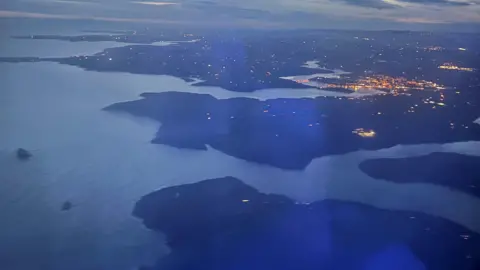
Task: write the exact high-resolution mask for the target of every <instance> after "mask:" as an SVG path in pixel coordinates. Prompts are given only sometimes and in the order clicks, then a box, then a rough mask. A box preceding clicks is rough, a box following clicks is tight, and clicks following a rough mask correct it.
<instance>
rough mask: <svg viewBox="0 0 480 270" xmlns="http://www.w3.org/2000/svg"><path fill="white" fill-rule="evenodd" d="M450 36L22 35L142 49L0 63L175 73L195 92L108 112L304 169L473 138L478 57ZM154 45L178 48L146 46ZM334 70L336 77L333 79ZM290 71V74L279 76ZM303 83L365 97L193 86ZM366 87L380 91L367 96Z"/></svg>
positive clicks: (479, 128)
mask: <svg viewBox="0 0 480 270" xmlns="http://www.w3.org/2000/svg"><path fill="white" fill-rule="evenodd" d="M456 35H457V34H455V35H453V36H445V35H443V36H442V35H440V34H434V33H422V32H388V31H386V32H357V31H311V32H309V31H305V32H302V33H292V32H274V33H271V34H270V35H269V37H268V38H265V36H264V35H262V34H261V33H253V34H252V33H244V32H240V33H237V34H232V33H228V34H227V33H198V34H197V33H193V34H191V33H188V34H187V33H183V34H178V33H177V34H175V35H170V36H169V34H168V33H166V34H161V35H153V34H151V33H149V34H147V33H142V32H141V31H138V32H130V33H123V34H117V35H115V34H109V35H103V36H102V35H90V34H89V35H85V36H66V37H65V36H64V37H62V36H25V37H19V38H31V39H61V40H67V41H72V42H76V41H80V40H81V41H86V42H97V41H100V40H109V41H117V42H120V43H125V41H126V40H127V41H128V42H130V43H135V42H137V43H141V44H137V45H132V44H128V45H127V46H124V47H117V48H111V49H106V50H104V51H103V52H99V53H97V54H95V55H84V56H72V57H66V58H33V57H17V58H6V57H3V58H0V61H2V62H37V61H53V62H57V63H60V64H66V65H73V66H78V67H80V68H83V69H86V70H92V71H99V72H129V73H136V74H157V75H170V76H175V77H178V78H182V79H184V80H185V81H188V82H193V83H194V86H198V87H200V88H199V94H190V93H178V92H165V93H156V94H155V93H146V94H143V95H142V97H143V98H142V99H140V100H137V101H131V102H124V103H118V104H114V105H111V106H108V107H107V108H106V109H107V110H110V111H126V112H129V113H131V114H135V115H141V116H145V117H149V118H153V119H155V120H158V121H159V122H161V123H162V125H161V127H160V128H159V130H158V133H157V134H156V136H155V138H152V142H153V143H159V144H166V145H171V146H173V147H179V148H191V149H197V150H206V149H208V147H207V146H210V147H213V148H215V149H217V150H220V151H222V152H224V153H227V154H229V155H232V156H235V157H238V158H242V159H245V160H248V161H254V162H258V163H262V164H269V165H272V166H276V167H279V168H285V169H303V168H305V167H306V166H307V165H308V164H309V163H310V162H311V161H312V159H314V158H317V157H321V156H325V155H332V154H344V153H348V152H351V151H356V150H360V149H370V150H373V149H381V148H386V147H391V146H395V145H397V144H420V143H446V142H456V141H470V140H478V139H480V125H478V124H475V123H474V121H475V120H476V119H477V118H479V117H480V104H479V102H480V98H479V97H480V92H479V91H480V81H479V78H480V77H479V76H478V75H479V73H478V70H479V69H478V68H479V65H480V54H479V51H478V50H476V49H475V48H476V47H474V46H473V44H476V43H475V42H477V39H478V37H476V36H474V35H473V36H471V35H466V34H465V36H462V37H461V38H459V37H458V36H456ZM162 40H163V41H165V40H177V41H179V42H177V43H176V44H173V45H170V46H154V45H151V44H150V43H153V42H159V41H162ZM190 41H193V42H190ZM445 63H446V64H445ZM442 66H447V67H452V68H448V69H443V68H439V67H442ZM453 67H457V68H453ZM458 67H470V68H472V70H471V72H464V71H462V70H461V69H459V68H458ZM336 70H341V71H342V72H340V73H338V74H340V75H338V76H337V75H336V74H337V73H336V72H338V71H336ZM289 76H290V78H293V79H290V80H286V79H285V77H289ZM296 76H298V78H300V79H295V78H297V77H296ZM302 76H307V77H302ZM305 78H307V79H305ZM312 82H315V83H316V84H315V85H314V86H313V87H314V88H317V89H318V90H319V91H328V92H331V93H336V92H342V94H345V93H346V94H348V93H352V94H355V93H356V92H361V93H362V94H366V95H365V96H362V95H360V96H353V95H352V96H348V95H338V96H336V95H335V94H333V95H331V96H322V95H321V94H319V96H318V97H316V98H312V99H295V98H290V99H288V98H287V99H271V100H267V101H260V100H256V99H250V98H232V99H227V100H219V99H216V98H213V97H212V96H210V95H208V93H205V94H202V89H203V88H201V86H218V87H221V88H223V89H225V91H232V92H250V93H255V91H258V90H262V89H271V88H276V89H291V90H290V91H297V90H302V89H305V88H312V84H309V83H312ZM164 87H165V86H164ZM378 90H379V91H378ZM370 91H378V93H375V94H373V95H368V93H369V92H370Z"/></svg>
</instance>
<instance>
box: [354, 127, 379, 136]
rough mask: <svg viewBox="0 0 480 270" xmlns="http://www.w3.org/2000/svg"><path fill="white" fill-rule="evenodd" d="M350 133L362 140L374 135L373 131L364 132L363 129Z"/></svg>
mask: <svg viewBox="0 0 480 270" xmlns="http://www.w3.org/2000/svg"><path fill="white" fill-rule="evenodd" d="M352 133H353V134H357V135H358V136H360V137H363V138H373V137H375V135H376V132H375V131H373V130H371V129H370V130H366V129H363V128H357V129H355V130H353V131H352Z"/></svg>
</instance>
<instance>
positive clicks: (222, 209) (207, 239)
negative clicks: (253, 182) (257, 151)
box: [133, 177, 480, 270]
mask: <svg viewBox="0 0 480 270" xmlns="http://www.w3.org/2000/svg"><path fill="white" fill-rule="evenodd" d="M133 215H134V216H136V217H137V218H139V219H141V220H142V221H143V223H144V224H145V226H146V227H147V228H149V229H151V230H155V231H158V232H162V233H164V234H165V235H166V238H167V243H168V246H169V247H170V249H171V252H170V253H169V254H168V255H166V257H163V258H159V260H158V263H157V265H155V266H152V267H150V268H148V267H144V268H142V269H149V270H153V269H155V270H156V269H162V270H169V269H175V270H187V269H204V270H213V269H214V270H217V269H219V270H220V269H277V270H284V269H285V270H286V269H288V270H290V269H291V270H293V269H312V270H313V269H326V270H328V269H332V270H333V269H368V270H373V269H409V270H417V269H418V270H421V269H422V270H423V269H435V270H447V269H448V270H450V269H476V267H478V266H479V265H480V264H479V263H480V261H479V258H480V249H478V246H480V236H479V235H477V234H475V233H472V232H471V231H468V230H467V229H465V228H463V227H461V226H459V225H456V224H454V223H452V222H449V221H446V220H443V219H441V218H436V217H431V216H427V215H423V214H419V213H411V212H401V211H387V210H380V209H375V208H373V207H369V206H365V205H361V204H355V203H347V202H340V201H330V200H329V201H319V202H312V203H304V204H301V203H296V202H294V201H292V200H291V199H289V198H287V197H285V196H281V195H275V194H263V193H259V192H258V191H257V190H256V189H254V188H252V187H250V186H248V185H245V184H244V183H243V182H242V181H240V180H239V179H235V178H232V177H225V178H217V179H209V180H204V181H201V182H197V183H195V184H186V185H181V186H174V187H168V188H164V189H161V190H158V191H154V192H152V193H150V194H147V195H145V196H144V197H142V198H141V199H140V200H139V201H138V202H137V203H136V205H135V207H134V210H133Z"/></svg>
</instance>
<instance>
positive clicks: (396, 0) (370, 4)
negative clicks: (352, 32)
mask: <svg viewBox="0 0 480 270" xmlns="http://www.w3.org/2000/svg"><path fill="white" fill-rule="evenodd" d="M330 1H334V0H330ZM340 1H341V2H344V3H346V4H348V5H353V6H360V7H367V8H374V9H391V8H396V7H405V6H406V5H408V4H419V5H443V6H469V5H472V4H474V3H473V2H468V1H466V0H340Z"/></svg>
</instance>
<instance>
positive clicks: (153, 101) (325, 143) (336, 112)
mask: <svg viewBox="0 0 480 270" xmlns="http://www.w3.org/2000/svg"><path fill="white" fill-rule="evenodd" d="M428 95H431V93H416V95H412V96H398V97H394V96H378V97H372V98H367V99H365V100H349V99H338V98H316V99H272V100H267V101H259V100H256V99H250V98H233V99H225V100H219V99H216V98H214V97H212V96H210V95H198V94H190V93H178V92H165V93H146V94H142V97H143V99H140V100H136V101H129V102H122V103H117V104H113V105H111V106H108V107H107V108H106V110H109V111H124V112H128V113H130V114H132V115H135V116H142V117H148V118H151V119H154V120H157V121H159V122H160V123H161V124H162V125H161V127H160V128H159V130H158V132H157V134H156V136H155V138H154V139H153V140H152V142H153V143H159V144H166V145H171V146H174V147H181V148H192V149H206V145H210V146H212V147H213V148H215V149H217V150H220V151H222V152H224V153H226V154H228V155H231V156H234V157H237V158H241V159H244V160H248V161H253V162H258V163H263V164H269V165H273V166H276V167H279V168H285V169H303V168H305V167H306V166H307V165H308V164H309V163H310V162H311V160H312V159H314V158H316V157H321V156H325V155H332V154H344V153H348V152H351V151H356V150H359V149H369V150H375V149H382V148H387V147H392V146H394V145H397V144H422V143H447V142H456V141H470V140H478V139H479V138H480V126H479V125H477V124H474V123H473V121H474V120H475V119H477V117H478V115H480V111H479V110H478V107H477V106H466V107H459V106H445V107H440V108H437V109H431V104H428V105H426V104H421V103H420V102H421V100H422V99H423V98H426V97H427V96H428ZM445 96H446V98H447V99H448V100H450V102H451V103H452V104H455V103H462V102H464V98H465V97H466V95H465V96H461V95H457V94H455V93H454V92H453V93H452V92H450V93H448V92H446V93H445ZM416 102H418V104H421V105H419V106H418V107H416V110H417V113H406V111H407V110H408V109H409V107H410V106H411V104H412V103H416ZM472 104H473V103H472ZM379 112H382V114H379ZM452 123H455V127H454V128H452ZM358 128H365V129H367V130H370V129H371V130H374V131H375V132H376V136H374V137H372V138H368V137H361V136H359V135H358V134H355V133H353V131H354V130H356V129H358Z"/></svg>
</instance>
